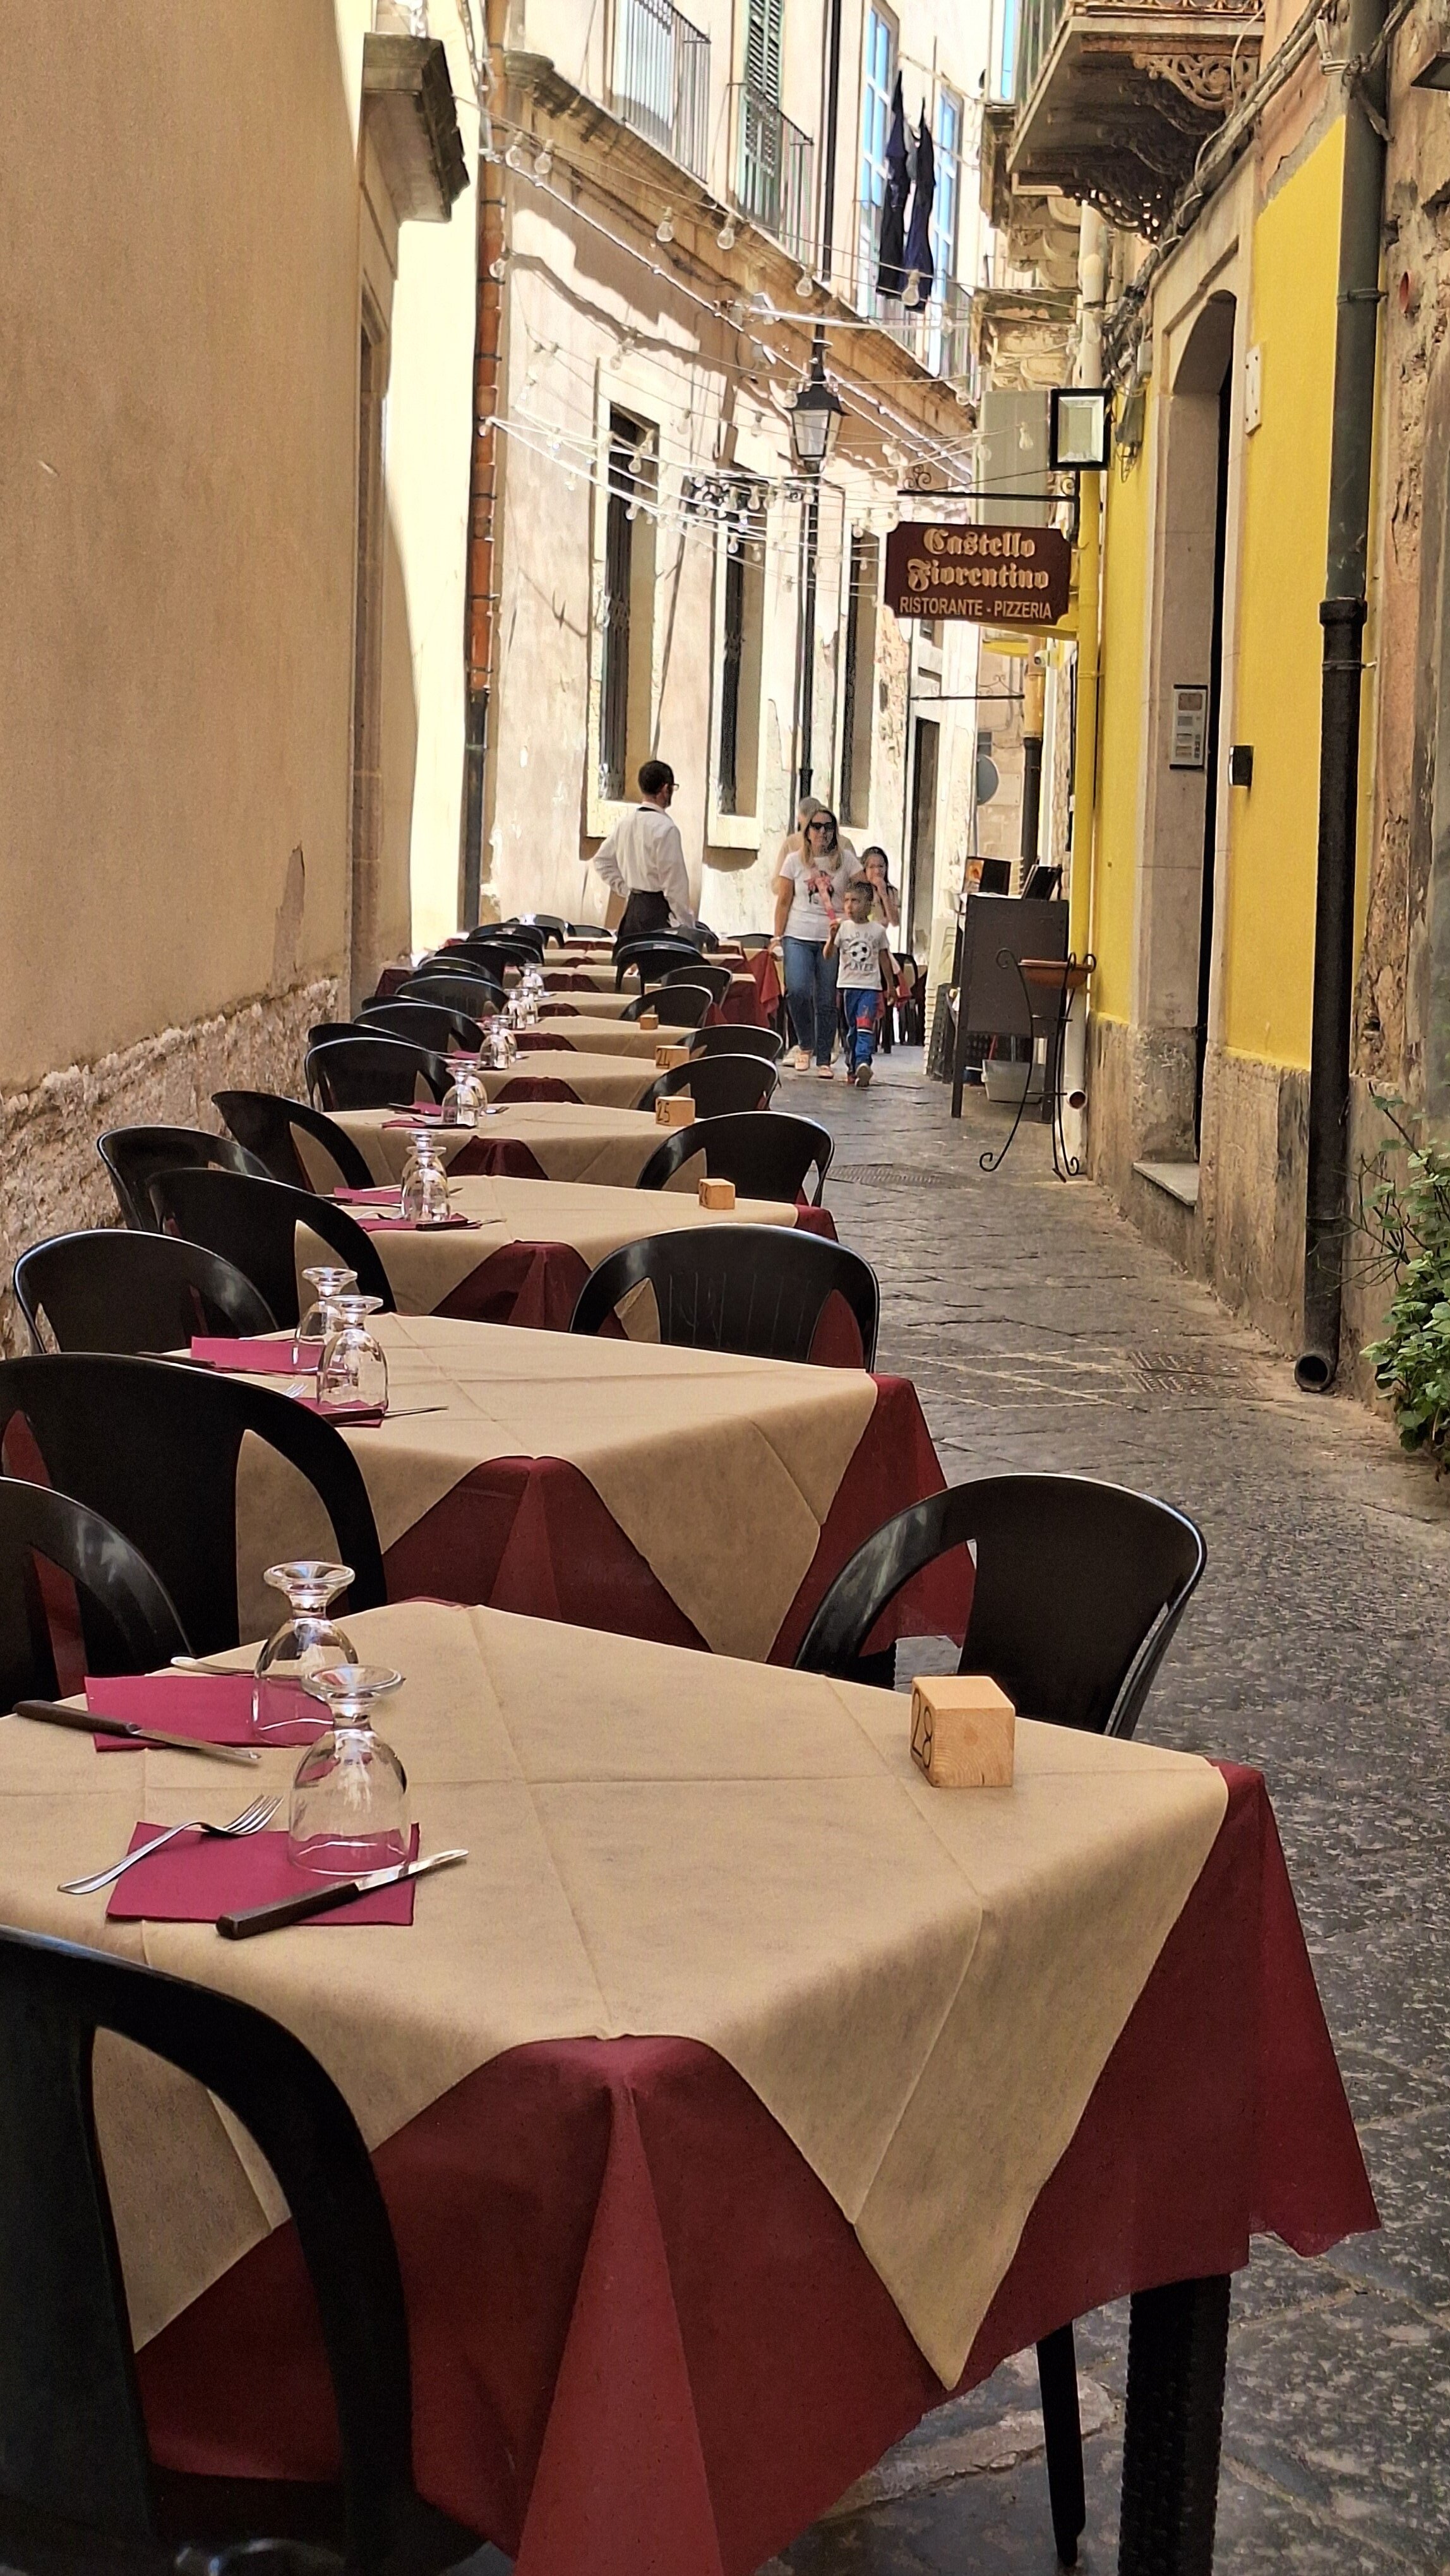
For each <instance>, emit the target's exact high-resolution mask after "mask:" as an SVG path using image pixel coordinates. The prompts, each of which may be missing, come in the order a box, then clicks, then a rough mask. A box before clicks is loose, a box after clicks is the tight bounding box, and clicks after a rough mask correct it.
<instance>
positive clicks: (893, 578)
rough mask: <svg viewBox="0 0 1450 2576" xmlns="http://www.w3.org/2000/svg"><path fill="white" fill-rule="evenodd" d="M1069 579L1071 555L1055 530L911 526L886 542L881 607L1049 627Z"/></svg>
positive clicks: (1059, 613)
mask: <svg viewBox="0 0 1450 2576" xmlns="http://www.w3.org/2000/svg"><path fill="white" fill-rule="evenodd" d="M1071 577H1072V548H1071V547H1070V546H1069V544H1068V542H1067V539H1066V537H1065V536H1063V535H1062V534H1061V532H1060V530H1059V529H1057V528H965V527H960V526H949V527H939V526H934V525H925V524H922V523H917V524H916V525H912V526H906V527H900V528H893V529H892V531H891V533H890V535H889V536H888V538H887V540H886V605H887V607H888V608H889V609H892V610H893V611H894V613H895V614H896V616H898V617H975V618H977V619H979V620H980V621H981V622H982V623H983V624H984V625H988V626H1055V625H1056V624H1057V622H1058V619H1059V618H1060V617H1065V616H1066V614H1067V600H1068V590H1069V587H1070V583H1071Z"/></svg>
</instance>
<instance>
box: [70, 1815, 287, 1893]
mask: <svg viewBox="0 0 1450 2576" xmlns="http://www.w3.org/2000/svg"><path fill="white" fill-rule="evenodd" d="M281 1803H282V1801H281V1798H280V1796H278V1797H275V1798H254V1799H253V1800H252V1803H251V1805H250V1807H243V1809H242V1812H241V1814H240V1815H239V1816H233V1818H232V1821H231V1823H230V1824H229V1825H209V1824H208V1823H207V1822H206V1819H205V1817H203V1816H192V1817H189V1818H188V1820H187V1822H186V1823H185V1824H184V1825H168V1826H167V1829H166V1831H165V1833H164V1834H157V1835H156V1836H155V1837H154V1838H153V1840H152V1841H150V1842H149V1843H143V1844H142V1845H141V1848H140V1850H139V1851H133V1852H127V1853H126V1855H125V1858H124V1859H123V1860H118V1861H115V1862H113V1863H112V1865H111V1867H110V1868H109V1869H98V1870H96V1871H95V1872H94V1874H93V1875H92V1876H91V1877H90V1878H63V1879H62V1880H61V1883H60V1893H61V1895H62V1896H95V1895H96V1894H98V1892H99V1891H100V1889H101V1888H103V1887H113V1886H114V1885H115V1882H116V1880H117V1879H118V1878H124V1877H125V1875H126V1872H127V1870H128V1869H134V1868H135V1866H136V1863H137V1861H138V1860H148V1859H149V1858H150V1856H151V1854H152V1852H159V1851H160V1850H161V1848H162V1845H163V1844H164V1843H174V1842H175V1840H176V1838H177V1836H178V1834H212V1835H214V1836H215V1837H216V1838H217V1840H218V1841H220V1842H230V1841H237V1840H240V1839H241V1838H242V1837H244V1836H245V1835H247V1834H259V1833H260V1832H261V1831H262V1828H263V1826H264V1825H270V1823H271V1821H272V1818H273V1817H274V1816H275V1814H276V1812H277V1810H278V1808H279V1807H280V1805H281Z"/></svg>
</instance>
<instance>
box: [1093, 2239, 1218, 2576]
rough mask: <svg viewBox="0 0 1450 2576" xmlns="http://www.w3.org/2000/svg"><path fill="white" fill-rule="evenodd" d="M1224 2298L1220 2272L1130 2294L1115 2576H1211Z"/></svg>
mask: <svg viewBox="0 0 1450 2576" xmlns="http://www.w3.org/2000/svg"><path fill="white" fill-rule="evenodd" d="M1228 2305H1229V2284H1228V2276H1227V2274H1226V2273H1223V2274H1217V2275H1215V2276H1213V2277H1211V2278H1209V2279H1207V2280H1202V2281H1173V2282H1170V2283H1169V2284H1168V2285H1167V2287H1166V2288H1164V2289H1160V2290H1140V2291H1138V2293H1137V2294H1136V2296H1135V2297H1134V2300H1133V2304H1132V2314H1131V2323H1130V2325H1129V2329H1128V2408H1127V2420H1126V2423H1125V2426H1124V2432H1123V2512H1122V2525H1121V2532H1120V2537H1119V2542H1118V2576H1213V2535H1214V2524H1215V2521H1216V2519H1217V2514H1218V2455H1219V2443H1220V2439H1221V2437H1222V2432H1223V2381H1224V2367H1225V2364H1226V2362H1227V2359H1228Z"/></svg>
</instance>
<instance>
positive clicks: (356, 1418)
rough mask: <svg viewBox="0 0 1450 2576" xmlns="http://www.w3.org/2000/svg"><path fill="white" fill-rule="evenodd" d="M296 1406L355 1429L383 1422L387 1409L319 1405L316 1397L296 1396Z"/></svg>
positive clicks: (380, 1406)
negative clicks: (348, 1423) (371, 1423)
mask: <svg viewBox="0 0 1450 2576" xmlns="http://www.w3.org/2000/svg"><path fill="white" fill-rule="evenodd" d="M292 1401H293V1403H294V1404H300V1405H302V1406H303V1407H304V1408H305V1409H306V1411H307V1412H308V1413H320V1414H322V1415H323V1416H324V1417H325V1419H326V1420H327V1421H329V1422H350V1423H351V1424H352V1425H353V1427H354V1429H357V1428H358V1427H359V1426H361V1427H363V1428H365V1427H366V1426H367V1424H368V1423H370V1422H381V1421H382V1418H383V1414H384V1411H385V1410H386V1408H385V1407H384V1406H382V1405H378V1404H319V1402H318V1400H317V1398H316V1396H315V1395H294V1396H293V1398H292Z"/></svg>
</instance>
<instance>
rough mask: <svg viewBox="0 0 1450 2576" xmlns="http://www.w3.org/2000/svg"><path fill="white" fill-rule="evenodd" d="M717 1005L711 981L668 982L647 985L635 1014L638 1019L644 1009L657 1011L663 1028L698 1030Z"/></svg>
mask: <svg viewBox="0 0 1450 2576" xmlns="http://www.w3.org/2000/svg"><path fill="white" fill-rule="evenodd" d="M714 1008H715V996H714V994H713V993H712V992H711V990H710V988H709V986H708V984H696V983H695V982H693V981H691V982H689V983H679V984H675V983H668V982H667V983H664V984H647V985H646V986H645V988H644V991H643V992H642V993H641V995H640V997H639V1009H638V1010H636V1011H635V1012H634V1014H633V1016H634V1017H635V1019H638V1018H639V1016H640V1012H641V1011H657V1012H658V1013H659V1017H660V1025H661V1027H662V1028H666V1029H697V1028H698V1027H699V1026H700V1023H701V1021H702V1020H704V1019H705V1018H706V1017H707V1015H708V1014H709V1013H710V1012H711V1011H713V1009H714Z"/></svg>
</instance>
